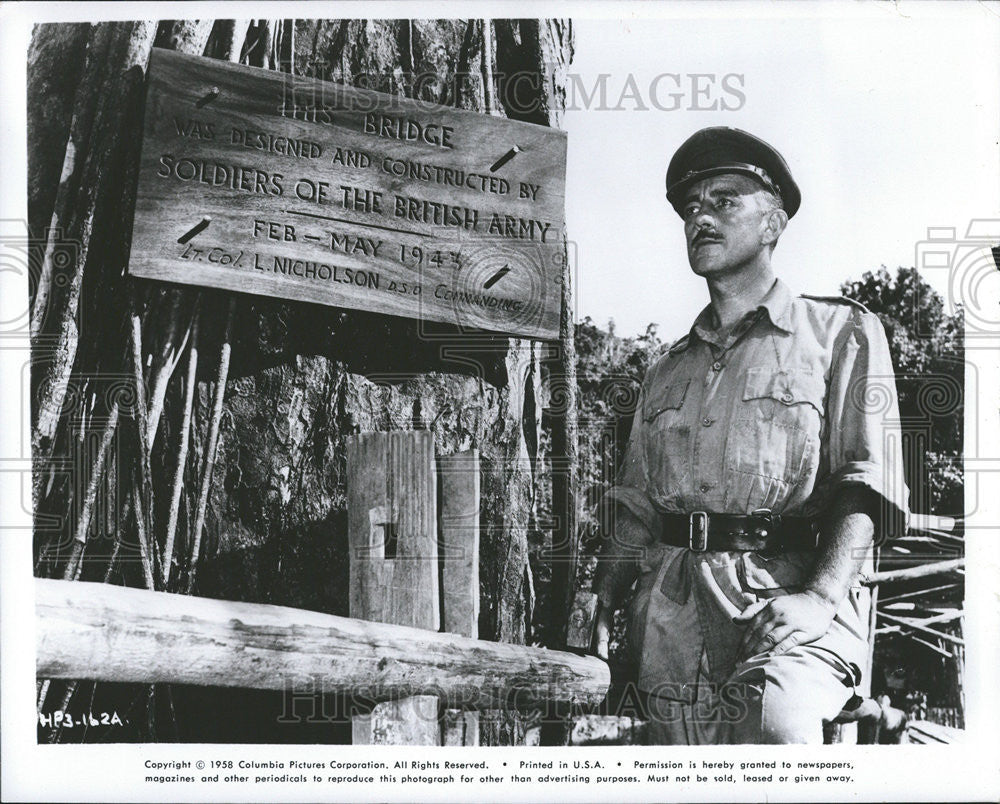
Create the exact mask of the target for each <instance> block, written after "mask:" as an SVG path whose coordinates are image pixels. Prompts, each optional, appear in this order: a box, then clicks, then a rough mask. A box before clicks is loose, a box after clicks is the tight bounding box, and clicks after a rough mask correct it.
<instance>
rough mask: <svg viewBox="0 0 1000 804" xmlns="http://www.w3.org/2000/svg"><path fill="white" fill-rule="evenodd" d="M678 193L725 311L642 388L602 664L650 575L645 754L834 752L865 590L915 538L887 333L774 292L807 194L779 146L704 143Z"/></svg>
mask: <svg viewBox="0 0 1000 804" xmlns="http://www.w3.org/2000/svg"><path fill="white" fill-rule="evenodd" d="M666 183H667V199H668V200H669V202H670V204H671V205H672V206H673V208H674V209H675V210H676V211H677V213H678V214H679V215H680V216H681V218H682V219H683V221H684V233H685V237H686V239H687V251H688V261H689V263H690V265H691V268H692V270H694V272H695V273H696V274H698V275H699V276H702V277H704V278H705V280H706V282H707V284H708V292H709V298H710V303H709V304H708V306H707V307H705V309H704V310H702V312H701V313H700V314H699V315H698V316H697V318H696V319H695V321H694V324H693V326H692V327H691V330H690V332H689V333H688V334H687V335H685V336H684V337H683V338H681V339H680V340H679V341H678V342H677V343H675V344H674V345H673V346H671V347H670V349H669V350H668V351H667V352H665V353H664V354H663V355H662V356H661V357H660V358H659V359H658V360H657V361H656V362H655V363H654V364H653V366H652V367H651V368H650V369H649V371H648V372H647V374H646V377H645V380H644V381H643V384H642V391H641V395H640V398H639V403H638V407H637V408H636V413H635V419H634V422H633V426H632V433H631V437H630V440H629V444H628V448H627V451H626V454H625V458H624V461H623V464H622V466H621V469H620V471H619V475H618V477H617V480H616V484H615V486H614V488H613V489H612V490H611V492H610V493H609V495H608V499H607V502H608V510H609V511H610V512H612V513H613V517H612V518H611V521H612V523H613V524H612V526H611V528H610V530H611V533H610V534H609V538H608V539H607V540H606V542H605V545H604V549H603V551H602V555H601V560H600V563H599V567H598V572H597V576H596V578H595V581H594V591H595V592H596V593H597V595H598V597H599V600H600V603H599V607H598V615H597V624H596V627H595V632H594V641H595V645H594V647H595V651H596V652H597V653H598V655H601V656H603V657H605V658H606V657H607V640H608V630H609V624H610V622H611V616H612V614H613V612H614V611H615V609H617V608H619V607H620V606H621V604H622V602H623V599H624V598H625V597H626V596H627V594H628V591H629V589H630V588H631V586H632V584H633V582H634V581H636V580H638V584H637V586H636V589H635V595H634V598H633V601H632V604H631V609H630V620H629V623H630V626H629V628H630V631H629V637H630V643H631V645H632V647H633V650H634V651H635V654H636V656H637V659H638V668H639V678H638V686H639V688H640V689H641V690H643V691H645V692H646V693H647V694H648V701H649V706H650V713H651V717H650V722H649V736H650V740H649V741H650V742H651V743H654V744H715V743H757V742H765V743H792V742H822V724H823V720H824V719H830V718H833V717H835V716H836V715H837V714H838V712H839V711H840V710H841V708H842V707H843V706H844V704H845V703H846V702H847V701H848V700H849V699H850V698H851V696H852V695H853V694H854V692H855V688H856V687H857V686H859V685H861V684H862V682H863V679H862V671H861V669H862V668H864V667H865V666H866V664H867V650H868V642H867V640H868V609H869V602H870V598H869V593H868V591H867V589H865V588H864V587H862V586H861V584H860V583H859V575H860V573H861V572H863V571H864V570H865V569H866V568H868V566H869V564H870V556H871V553H872V545H873V542H878V541H879V540H881V539H884V538H885V537H886V536H887V535H890V534H891V533H892V532H894V531H899V530H901V529H904V528H905V527H906V517H907V511H908V502H907V490H906V488H905V486H904V484H903V480H902V460H901V455H900V443H899V438H898V418H899V416H898V411H897V408H898V406H897V401H896V390H895V382H894V376H893V370H892V365H891V362H890V359H889V350H888V345H887V343H886V338H885V333H884V331H883V329H882V326H881V323H880V322H879V320H878V318H877V317H876V316H875V315H873V314H872V313H869V312H868V311H867V310H865V308H864V307H863V306H861V305H860V304H857V303H855V302H853V301H850V300H848V299H844V298H839V297H830V298H823V297H813V296H799V297H795V296H793V295H792V293H791V292H790V291H789V289H788V287H787V286H786V285H785V284H784V283H783V282H782V281H781V280H780V279H776V278H775V275H774V273H773V271H772V268H771V254H772V252H773V250H774V248H775V245H776V244H777V242H778V239H779V237H780V236H781V234H782V232H783V231H784V229H785V226H786V224H787V223H788V221H789V219H790V218H792V217H793V216H794V215H795V213H796V211H797V210H798V208H799V203H800V200H801V197H800V193H799V189H798V187H797V186H796V184H795V181H794V180H793V179H792V175H791V172H790V171H789V168H788V165H787V164H786V163H785V160H784V159H783V158H782V156H781V155H780V154H779V153H778V152H777V151H776V150H775V149H774V148H772V147H771V146H770V145H768V144H767V143H765V142H763V141H762V140H760V139H758V138H757V137H754V136H752V135H750V134H747V133H745V132H742V131H739V130H736V129H731V128H721V127H720V128H707V129H703V130H701V131H698V132H697V133H695V134H694V135H693V136H691V137H690V138H689V139H688V140H687V141H686V142H685V143H684V144H683V145H681V147H680V148H679V149H678V150H677V152H676V154H675V155H674V157H673V159H672V160H671V161H670V165H669V167H668V169H667V178H666ZM819 253H820V252H819V251H817V254H819Z"/></svg>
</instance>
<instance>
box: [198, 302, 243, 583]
mask: <svg viewBox="0 0 1000 804" xmlns="http://www.w3.org/2000/svg"><path fill="white" fill-rule="evenodd" d="M235 311H236V298H235V297H233V296H230V298H229V308H228V311H227V313H226V329H225V332H224V334H223V336H222V348H221V349H220V350H219V373H218V375H217V376H216V378H215V399H214V400H213V402H212V419H211V421H210V422H209V426H208V443H207V444H206V446H205V469H204V471H203V472H202V475H201V490H200V491H199V493H198V508H197V513H196V515H195V523H194V538H193V541H192V544H191V564H190V566H189V567H188V579H187V591H188V594H190V593H191V590H192V589H193V588H194V579H195V575H196V573H197V571H198V555H199V553H200V552H201V532H202V530H203V529H204V527H205V511H206V509H207V507H208V492H209V490H210V489H211V487H212V469H213V468H214V467H215V450H216V448H217V447H218V445H219V424H220V422H221V420H222V401H223V399H224V397H225V394H226V379H227V378H228V376H229V356H230V353H231V351H232V346H231V344H230V343H229V340H230V337H231V335H232V329H233V314H234V313H235Z"/></svg>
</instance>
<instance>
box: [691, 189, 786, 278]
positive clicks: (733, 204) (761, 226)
mask: <svg viewBox="0 0 1000 804" xmlns="http://www.w3.org/2000/svg"><path fill="white" fill-rule="evenodd" d="M769 212H770V205H769V204H768V202H767V195H766V194H765V193H764V192H763V190H762V189H761V186H760V185H759V184H758V183H757V182H755V181H754V180H753V179H751V178H750V177H749V176H743V175H741V174H738V173H724V174H721V175H719V176H711V177H709V178H707V179H702V180H701V181H700V182H698V183H697V184H694V185H692V186H691V188H690V189H689V190H688V192H687V195H686V196H685V200H684V207H683V209H682V213H683V216H684V236H685V238H686V239H687V250H688V261H689V262H690V263H691V268H692V270H694V272H695V273H696V274H698V276H704V277H709V276H721V275H724V274H730V273H739V271H740V270H742V269H743V268H744V267H745V266H747V265H749V264H751V263H752V262H753V261H754V260H755V258H757V257H758V256H759V254H760V252H761V251H762V250H764V249H767V248H768V244H769V243H770V242H772V241H773V240H774V237H773V236H770V234H769V230H768V215H769ZM779 234H780V232H779Z"/></svg>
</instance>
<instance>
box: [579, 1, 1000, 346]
mask: <svg viewBox="0 0 1000 804" xmlns="http://www.w3.org/2000/svg"><path fill="white" fill-rule="evenodd" d="M930 5H932V4H928V5H927V6H924V5H920V6H914V5H908V6H907V7H906V12H907V14H906V15H902V14H899V13H896V12H894V11H893V10H892V9H893V6H892V5H891V4H882V5H881V6H880V7H878V8H876V7H873V6H864V7H858V6H844V5H840V6H836V7H832V6H821V7H816V6H813V8H814V9H816V8H819V9H820V13H819V14H818V15H810V16H805V15H802V14H796V15H795V17H794V18H790V17H789V15H788V13H787V12H788V11H789V5H788V4H768V5H765V4H756V5H753V6H747V5H744V4H734V5H727V6H726V7H725V8H724V9H721V13H722V14H725V17H720V16H719V13H720V8H719V7H718V6H711V7H710V9H709V10H710V11H711V12H712V17H713V18H711V19H706V18H699V19H692V18H682V15H691V14H695V13H697V14H699V15H701V14H704V13H708V12H706V11H705V10H704V9H699V8H695V7H693V6H690V5H681V6H677V5H672V6H667V7H666V8H667V9H669V11H667V12H664V14H665V16H663V17H662V18H660V19H655V20H649V19H646V20H635V19H632V20H620V19H619V20H613V19H597V18H585V17H581V16H576V17H574V27H575V35H576V52H575V56H574V60H573V64H572V66H571V68H570V71H571V74H572V75H571V78H570V93H569V97H568V110H567V112H566V115H565V119H564V127H565V128H566V130H567V131H568V158H567V160H568V164H567V198H566V216H567V231H568V235H569V239H570V241H571V256H572V257H573V258H574V259H575V264H576V268H577V314H578V318H582V317H584V316H590V317H591V318H593V319H594V321H595V322H596V323H598V324H600V325H602V326H603V325H604V324H606V322H607V320H608V319H609V318H613V319H614V320H615V322H616V325H617V330H618V332H619V334H622V335H633V334H637V333H640V332H643V331H645V329H646V326H647V324H649V323H651V322H655V323H657V324H659V325H660V335H661V337H663V338H664V340H668V339H671V338H676V337H679V336H680V335H681V334H683V333H684V332H685V331H686V330H687V329H688V327H689V326H690V322H691V320H692V319H693V317H694V315H695V314H696V313H697V312H698V310H700V309H701V307H703V306H704V305H705V304H706V303H707V301H708V294H707V290H706V287H705V284H704V282H703V280H701V279H698V278H697V277H695V276H694V275H693V274H691V272H690V269H689V267H688V264H687V259H686V252H685V249H684V240H683V232H682V227H681V223H680V219H679V218H678V217H677V216H676V214H675V213H674V212H673V210H672V208H671V207H670V206H669V205H668V204H667V202H666V199H665V197H664V174H665V172H666V166H667V163H668V162H669V160H670V156H671V155H672V154H673V151H674V150H675V149H676V147H677V146H678V145H680V143H681V142H683V140H685V139H686V138H687V137H688V136H689V135H690V134H692V133H693V132H694V131H696V130H697V129H699V128H702V127H704V126H715V125H725V126H733V127H736V128H741V129H744V130H747V131H749V132H751V133H754V134H756V135H757V136H760V137H762V138H764V139H765V140H767V141H768V142H770V143H771V144H773V145H774V146H775V147H776V148H777V149H778V150H779V151H780V152H781V153H782V154H783V155H784V156H785V158H786V160H787V161H788V163H789V165H790V168H791V171H792V175H793V176H794V177H795V179H796V182H797V183H798V184H799V187H800V188H801V190H802V196H803V201H802V208H801V210H800V211H799V213H798V214H797V215H796V216H795V218H794V219H793V220H792V221H790V223H789V226H788V228H787V229H786V231H785V233H784V235H783V236H782V239H781V242H780V244H779V245H778V248H777V250H776V251H775V253H774V263H773V264H774V267H775V271H776V273H777V274H778V275H779V276H781V277H782V278H783V279H785V280H786V281H787V282H788V283H789V284H790V285H791V286H792V288H793V289H794V290H796V291H798V292H806V293H815V294H821V295H826V294H835V293H837V292H838V287H839V285H840V284H841V283H842V282H843V281H845V280H848V279H857V278H860V277H861V275H862V273H863V272H864V271H866V270H873V269H877V268H878V267H879V266H881V265H886V266H887V267H889V268H890V269H895V267H896V266H899V265H903V266H913V265H917V266H918V268H923V267H924V263H926V262H929V261H928V260H926V258H925V257H923V256H922V255H923V254H925V253H926V247H925V246H920V248H921V249H922V251H921V253H920V254H918V252H917V250H918V244H921V243H923V242H925V241H926V240H927V235H928V228H929V227H934V228H935V229H938V230H939V229H948V228H954V229H955V230H956V231H955V235H956V239H957V241H958V242H957V243H955V244H954V245H952V244H950V243H948V242H947V241H946V242H945V247H944V250H945V251H947V250H949V249H951V250H952V251H954V252H955V253H956V254H959V255H961V254H962V253H963V252H961V249H962V248H964V247H965V246H964V244H965V242H967V241H966V235H967V230H968V227H969V224H970V221H973V220H977V219H978V220H984V219H985V222H984V223H983V224H982V225H980V226H979V230H980V231H981V230H983V228H984V227H985V228H986V229H989V231H990V232H992V233H993V234H995V235H996V239H995V240H994V242H1000V232H998V228H1000V227H998V224H997V220H998V218H1000V200H998V198H1000V193H998V177H1000V161H998V142H997V134H998V130H1000V111H998V109H1000V81H998V73H997V70H996V69H995V65H996V64H997V63H998V56H1000V36H998V31H1000V25H998V19H1000V18H998V14H1000V6H993V7H992V8H988V7H985V6H982V5H973V4H961V3H953V4H933V6H934V7H929V6H930ZM778 7H780V8H778ZM776 9H778V11H779V12H780V14H781V16H780V17H778V16H771V18H764V17H762V14H768V13H769V14H772V15H773V14H774V13H775V10H776ZM667 14H669V15H670V16H669V17H668V16H666V15H667ZM987 66H988V67H989V68H990V69H989V70H987V69H984V68H986V67H987ZM695 73H697V74H702V77H700V78H691V75H692V74H695ZM602 74H605V75H606V76H607V77H606V78H605V79H603V80H604V82H605V86H606V89H607V92H606V98H607V100H606V102H605V103H604V104H603V105H602V104H601V103H600V98H599V95H598V94H597V93H595V92H594V89H595V87H599V86H600V81H601V79H600V76H601V75H602ZM664 74H667V75H665V76H664V77H662V78H660V79H659V81H657V80H656V77H657V76H662V75H664ZM630 76H632V77H633V78H634V83H633V82H632V81H630ZM673 76H679V77H680V83H679V87H678V82H677V80H676V79H675V78H674V77H673ZM726 76H728V79H727V78H726ZM693 82H695V85H696V86H697V87H698V88H699V89H701V90H702V91H701V93H700V94H697V95H695V94H694V93H693V90H692V83H693ZM651 85H652V86H651ZM734 89H735V90H736V91H733V90H734ZM581 90H582V91H581ZM671 92H677V93H679V94H680V95H681V97H680V98H679V99H675V98H673V97H671V94H670V93H671ZM623 94H624V95H625V97H624V98H622V95H623ZM588 96H589V100H588ZM654 101H655V102H658V103H659V106H660V107H662V108H659V109H658V108H656V107H655V106H654ZM713 102H714V103H715V105H716V106H717V108H716V109H715V110H705V109H704V107H710V106H711V105H712V104H713ZM675 106H679V107H680V108H674V107H675ZM723 106H725V107H728V108H722V107H723ZM613 107H619V108H613ZM640 107H645V108H644V109H643V108H640ZM692 107H694V108H692ZM699 107H701V108H699ZM934 234H935V235H936V236H938V235H941V234H942V232H940V231H936V232H935V233H934ZM944 234H945V236H946V235H947V232H945V233H944ZM971 242H972V243H973V244H974V245H976V246H977V247H978V248H979V249H980V251H979V256H978V258H977V259H976V260H974V261H975V262H976V264H977V265H979V267H980V269H982V267H983V266H985V265H986V263H987V261H988V260H987V257H984V256H983V255H984V254H988V252H985V250H983V248H982V247H983V246H984V242H983V241H971ZM936 262H937V263H942V264H941V265H933V266H931V265H927V267H926V270H922V273H923V275H924V276H925V277H926V278H927V279H928V281H929V282H930V283H931V284H932V285H933V286H934V287H935V289H937V290H938V291H939V292H941V293H942V295H943V296H945V298H946V300H947V301H948V302H949V304H950V303H952V302H953V301H955V300H956V299H959V298H961V297H962V295H963V294H967V293H968V288H966V287H964V285H966V284H968V281H967V280H968V277H966V280H965V281H963V280H962V277H960V276H957V275H956V274H955V273H954V272H949V270H948V267H949V265H948V263H949V262H952V263H955V262H962V259H961V258H960V256H959V257H955V258H948V257H944V258H938V259H937V260H936ZM965 265H966V268H968V266H969V265H970V263H969V262H968V260H965ZM963 270H965V269H963ZM993 274H996V272H995V271H992V270H991V272H990V275H987V274H983V276H984V278H985V280H986V282H987V283H992V284H993V285H996V284H997V283H998V282H1000V280H998V279H997V277H995V276H992V275H993ZM979 284H980V285H981V284H982V283H979ZM952 286H954V287H952ZM992 289H993V290H994V291H995V290H996V289H997V288H996V287H995V286H994V287H993V288H992ZM993 295H994V296H995V293H994V294H993Z"/></svg>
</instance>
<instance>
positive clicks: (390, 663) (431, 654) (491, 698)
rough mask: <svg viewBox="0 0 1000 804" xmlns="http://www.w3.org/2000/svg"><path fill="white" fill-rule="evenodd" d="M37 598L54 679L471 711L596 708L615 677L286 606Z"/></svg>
mask: <svg viewBox="0 0 1000 804" xmlns="http://www.w3.org/2000/svg"><path fill="white" fill-rule="evenodd" d="M35 593H36V594H35V600H36V623H37V626H36V628H37V630H36V634H37V651H36V661H37V672H38V675H39V676H44V677H47V678H64V679H85V678H89V679H93V680H97V681H113V682H127V683H141V684H154V683H163V682H166V683H177V684H199V685H207V686H222V687H244V688H251V689H275V690H284V691H286V692H292V694H299V693H300V692H301V694H304V695H305V694H319V693H347V694H351V695H353V696H354V699H355V700H363V701H368V702H375V701H381V700H391V699H394V698H399V697H401V696H410V695H438V696H440V697H441V698H443V699H444V701H445V702H446V703H447V704H448V705H449V706H451V707H454V708H464V709H485V708H506V707H511V708H530V707H534V706H539V705H541V704H544V703H546V702H548V701H568V702H572V703H575V704H578V705H580V706H596V705H598V704H599V703H600V702H601V701H602V700H603V699H604V696H605V695H606V693H607V690H608V685H609V684H610V680H611V677H610V672H609V670H608V666H607V664H605V663H604V662H602V661H601V660H600V659H597V658H595V657H593V656H577V655H576V654H572V653H567V652H563V651H553V650H546V649H544V648H533V647H527V646H524V645H513V644H509V643H500V642H484V641H481V640H476V639H469V638H467V637H461V636H457V635H455V634H443V633H438V632H435V631H428V630H425V629H422V628H410V627H407V626H401V625H389V624H386V623H376V622H367V621H363V620H355V619H351V618H347V617H337V616H334V615H332V614H322V613H319V612H313V611H303V610H300V609H291V608H285V607H283V606H270V605H264V604H259V603H239V602H234V601H227V600H214V599H209V598H198V597H192V596H189V595H177V594H170V593H167V592H150V591H147V590H142V589H133V588H128V587H123V586H114V585H110V584H102V583H87V582H81V581H76V582H69V581H57V580H50V579H45V578H38V579H36V580H35ZM435 717H436V712H435Z"/></svg>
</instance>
